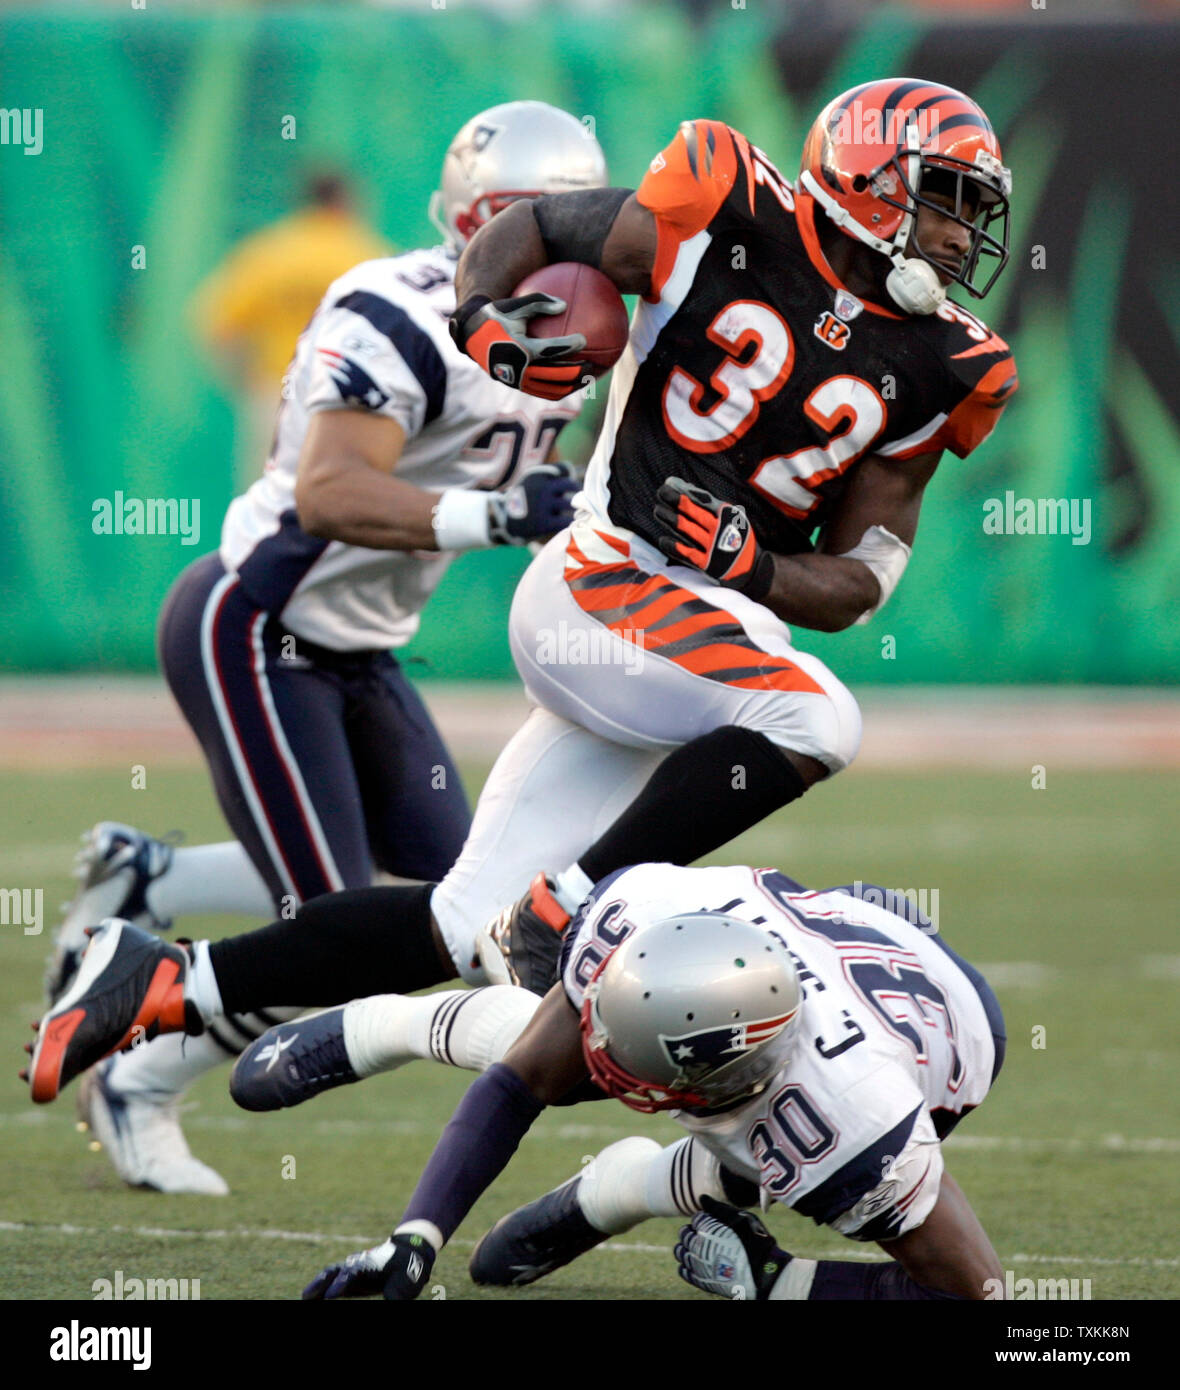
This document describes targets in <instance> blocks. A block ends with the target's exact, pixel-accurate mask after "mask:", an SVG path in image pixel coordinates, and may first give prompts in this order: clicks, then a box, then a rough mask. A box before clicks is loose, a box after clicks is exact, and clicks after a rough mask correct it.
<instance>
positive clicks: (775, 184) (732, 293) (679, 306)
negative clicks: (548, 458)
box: [586, 121, 1017, 554]
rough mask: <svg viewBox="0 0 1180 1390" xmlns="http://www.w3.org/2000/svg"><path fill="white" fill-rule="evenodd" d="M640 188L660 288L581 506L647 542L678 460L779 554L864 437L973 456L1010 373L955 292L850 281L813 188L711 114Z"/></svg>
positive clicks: (900, 447) (811, 526)
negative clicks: (903, 305) (926, 305)
mask: <svg viewBox="0 0 1180 1390" xmlns="http://www.w3.org/2000/svg"><path fill="white" fill-rule="evenodd" d="M637 196H638V199H639V201H640V203H642V204H643V206H644V207H646V208H648V209H649V210H650V211H651V212H652V213H653V215H654V217H655V221H656V227H657V232H658V243H657V252H656V261H655V267H654V271H653V274H652V291H651V294H650V295H649V296H648V298H647V299H646V300H645V301H643V302H641V303H640V305H639V307H638V308H637V310H636V313H635V316H634V319H633V322H632V326H631V336H630V341H629V344H628V347H627V350H626V352H625V353H624V355H623V357H622V359H621V360H620V361H619V363H618V365H617V366H616V367H615V369H614V378H613V382H612V385H611V394H610V399H609V403H608V406H607V414H606V420H605V424H604V429H603V432H602V435H601V436H600V439H599V443H598V448H597V450H596V452H595V455H594V458H593V460H592V462H591V466H590V469H589V473H588V476H587V484H586V505H587V506H588V507H589V509H590V512H591V513H592V515H591V517H590V518H588V519H589V520H590V521H591V522H592V523H593V524H599V525H601V524H602V523H608V522H609V523H611V524H613V526H615V527H617V528H619V529H620V530H621V531H623V532H632V533H635V534H638V535H640V536H642V537H643V538H644V539H645V540H648V541H649V542H652V543H653V544H654V539H655V531H654V526H653V520H652V508H653V506H654V504H655V494H656V491H657V489H658V488H659V487H660V486H661V484H662V483H663V482H664V480H665V479H666V478H668V477H670V476H678V477H681V478H685V479H687V480H688V481H689V482H691V483H694V484H696V485H697V486H700V487H703V488H705V489H707V490H708V491H709V492H712V493H714V494H715V495H716V496H718V497H721V498H724V499H725V500H727V501H731V502H738V503H740V504H741V505H742V506H744V507H745V508H746V510H747V512H748V513H749V516H750V520H751V522H752V523H753V525H754V530H755V532H756V534H757V536H758V539H759V541H760V542H761V543H762V544H763V545H764V546H766V547H768V548H769V549H770V550H772V551H775V552H777V553H779V554H793V553H797V552H799V551H801V550H807V549H810V548H811V540H810V538H811V535H812V533H813V532H814V531H815V529H816V528H817V527H819V526H822V525H823V523H824V521H825V520H826V518H827V516H828V515H829V514H830V512H831V509H832V507H833V505H834V504H835V502H836V501H837V499H838V498H839V496H840V494H841V492H842V491H843V489H844V488H845V486H846V485H847V482H848V479H849V476H850V474H851V472H852V470H853V469H854V468H855V467H856V463H857V461H858V460H859V459H861V458H862V457H864V455H865V454H867V453H870V452H871V453H874V454H881V455H884V456H885V457H886V458H894V459H906V458H912V457H914V456H915V455H918V454H923V453H928V452H932V451H937V450H939V449H949V450H950V451H951V452H952V453H955V454H957V455H958V456H959V457H960V458H963V457H965V456H966V455H967V454H969V453H970V452H971V450H972V449H974V448H975V447H976V446H977V445H978V444H979V443H981V442H982V440H984V439H985V438H986V437H987V436H988V434H989V433H990V432H991V430H992V428H993V426H994V425H995V423H996V420H997V419H998V418H999V415H1000V413H1001V411H1002V409H1003V407H1004V404H1005V402H1006V401H1007V400H1008V399H1009V398H1010V397H1011V395H1012V393H1013V392H1014V391H1015V389H1016V385H1017V378H1016V369H1015V365H1014V363H1013V360H1012V355H1011V353H1010V351H1009V349H1008V345H1007V344H1006V343H1005V342H1004V341H1003V340H1002V339H1001V338H999V337H997V336H996V335H995V334H994V333H992V332H991V330H990V329H988V327H987V326H986V325H985V324H984V323H982V322H981V321H980V320H979V319H978V318H976V317H975V315H973V314H970V313H968V312H967V311H966V310H965V309H962V308H960V307H959V306H958V305H956V304H953V303H951V302H949V301H947V302H945V303H944V304H943V305H942V307H941V308H940V309H939V311H938V312H937V313H935V314H931V315H925V316H918V315H907V314H903V313H902V312H901V311H900V310H899V309H898V308H897V307H896V306H895V305H892V304H891V302H889V301H887V302H886V303H882V304H875V303H871V302H869V301H867V300H863V299H858V298H857V297H856V296H854V295H853V294H851V293H849V291H848V290H847V289H845V288H844V286H843V285H842V284H841V282H840V280H839V279H838V278H837V276H836V274H835V272H834V271H833V270H832V268H831V267H830V265H829V264H828V262H827V260H826V259H825V257H824V254H823V251H822V249H821V246H820V242H819V238H818V236H817V230H816V228H817V218H823V217H824V216H825V214H824V212H823V211H822V209H820V208H818V207H817V205H816V203H815V201H814V200H813V199H812V198H811V196H810V195H809V194H807V193H806V192H804V191H803V190H801V189H794V188H792V187H791V186H790V185H789V184H788V183H787V182H786V181H785V180H784V179H783V178H782V176H781V175H780V174H779V173H778V172H777V170H776V169H775V168H774V166H773V165H772V164H771V163H770V161H769V160H768V159H767V158H766V156H765V155H764V154H763V153H762V152H761V151H760V150H759V149H757V148H756V147H755V146H753V145H751V144H750V143H749V142H748V141H747V140H746V139H745V138H744V137H743V136H741V135H739V134H738V133H737V132H736V131H735V130H732V129H731V128H730V127H728V126H726V125H723V124H722V123H721V122H719V121H686V122H685V123H684V124H683V125H682V126H681V127H680V131H679V133H678V134H677V136H676V138H675V140H673V142H672V143H671V144H670V145H669V146H668V148H667V149H666V150H664V151H663V152H662V153H661V154H659V155H657V156H656V158H655V159H654V160H653V161H652V163H651V166H650V169H649V171H648V173H647V175H646V176H645V177H644V179H643V182H642V183H641V184H640V186H639V189H638V193H637Z"/></svg>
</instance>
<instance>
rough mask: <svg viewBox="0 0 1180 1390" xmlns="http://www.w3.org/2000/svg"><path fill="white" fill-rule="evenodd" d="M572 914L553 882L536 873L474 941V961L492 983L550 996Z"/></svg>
mask: <svg viewBox="0 0 1180 1390" xmlns="http://www.w3.org/2000/svg"><path fill="white" fill-rule="evenodd" d="M569 924H570V915H569V913H568V912H567V911H566V910H565V908H564V907H562V905H561V904H560V903H559V902H558V901H557V898H556V896H555V895H554V892H553V884H552V883H551V882H550V880H549V879H548V878H546V877H545V875H544V874H538V875H537V876H536V878H535V879H533V881H532V883H531V884H530V885H529V891H528V892H527V893H526V894H525V895H524V897H523V898H521V899H520V901H519V902H516V903H513V905H512V906H511V907H506V908H505V909H504V911H503V912H501V913H500V915H499V916H498V917H494V918H493V919H492V920H491V921H490V922H489V923H488V925H487V926H486V927H484V929H483V930H482V931H481V932H480V934H479V936H478V937H476V957H477V962H478V964H480V965H482V966H483V969H484V974H485V975H487V977H488V979H489V980H490V981H491V982H492V984H499V985H519V986H520V987H521V988H522V989H527V990H531V991H532V993H533V994H542V995H543V994H547V993H548V992H549V990H550V988H551V987H552V986H553V984H554V983H555V982H556V980H557V972H558V966H559V964H560V962H561V942H562V937H563V936H564V934H565V929H566V927H568V926H569Z"/></svg>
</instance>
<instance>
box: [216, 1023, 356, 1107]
mask: <svg viewBox="0 0 1180 1390" xmlns="http://www.w3.org/2000/svg"><path fill="white" fill-rule="evenodd" d="M345 1007H346V1006H345V1005H343V1004H341V1005H340V1006H339V1007H338V1008H335V1009H325V1010H324V1011H323V1012H322V1013H317V1014H307V1015H305V1016H304V1017H303V1018H296V1019H293V1020H292V1021H291V1022H290V1023H280V1024H278V1025H277V1026H276V1027H274V1028H268V1029H267V1031H266V1032H265V1033H263V1035H262V1037H260V1038H259V1039H258V1040H257V1042H253V1043H251V1044H250V1046H249V1047H248V1048H247V1049H246V1050H245V1052H243V1053H242V1055H241V1056H240V1057H239V1058H238V1060H237V1061H236V1062H235V1063H234V1069H233V1074H232V1075H231V1076H230V1079H229V1093H230V1095H231V1096H233V1098H234V1100H235V1101H236V1102H237V1103H238V1104H239V1105H240V1106H241V1107H242V1109H243V1110H282V1109H283V1108H284V1107H286V1106H291V1105H302V1104H303V1102H304V1101H305V1100H311V1098H312V1096H318V1095H319V1094H320V1092H321V1091H330V1090H331V1089H332V1088H333V1087H334V1086H347V1085H349V1084H350V1083H352V1082H353V1081H359V1080H360V1077H359V1076H357V1074H356V1072H355V1071H353V1069H352V1063H351V1062H350V1061H349V1060H348V1052H347V1050H346V1049H345V1046H344V1010H345Z"/></svg>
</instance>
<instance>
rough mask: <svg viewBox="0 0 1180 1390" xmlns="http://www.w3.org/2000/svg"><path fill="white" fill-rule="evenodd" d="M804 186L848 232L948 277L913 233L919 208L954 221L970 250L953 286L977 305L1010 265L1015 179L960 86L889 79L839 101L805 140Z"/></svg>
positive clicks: (863, 86)
mask: <svg viewBox="0 0 1180 1390" xmlns="http://www.w3.org/2000/svg"><path fill="white" fill-rule="evenodd" d="M800 182H801V184H802V186H803V188H804V189H805V190H806V191H807V193H809V194H811V196H812V197H814V198H815V199H816V200H817V202H819V203H820V204H821V206H823V207H824V210H825V211H826V212H827V214H828V216H829V217H830V218H831V219H832V221H833V222H835V223H836V225H837V226H839V227H840V228H841V230H842V231H843V232H845V234H847V235H849V236H852V237H854V238H856V239H857V240H859V241H862V242H865V243H866V244H868V245H870V246H872V247H873V248H874V249H875V250H878V251H882V252H884V253H885V254H891V253H893V254H896V253H897V252H904V254H905V255H907V256H916V257H918V258H920V259H921V260H924V261H926V262H927V263H929V264H931V265H934V266H937V268H938V269H940V270H944V271H945V270H946V269H947V267H946V266H945V265H943V264H941V263H939V262H936V261H933V260H932V259H931V258H930V257H929V256H927V255H926V254H925V253H924V252H923V250H922V248H921V247H920V246H918V245H917V243H916V240H915V239H913V238H912V237H911V236H910V232H911V229H912V226H913V221H914V218H915V217H916V215H917V212H918V208H919V207H921V206H926V207H933V208H934V209H935V210H936V211H938V212H939V213H941V214H942V215H944V216H951V217H953V219H954V220H955V221H956V222H958V223H959V224H960V225H961V226H963V227H964V228H966V229H967V231H968V232H969V233H970V237H971V242H970V249H969V251H968V252H967V255H966V256H965V257H964V260H963V263H962V265H961V266H960V267H959V268H958V271H957V273H954V274H953V276H952V278H953V279H954V280H955V281H956V282H957V283H958V284H960V285H962V286H963V288H964V289H966V290H967V291H968V292H969V293H970V294H972V295H974V296H975V297H976V298H977V299H982V298H983V296H984V295H985V294H987V292H988V290H990V289H991V287H992V285H994V284H995V282H996V278H997V276H998V275H999V274H1000V272H1001V271H1002V270H1003V268H1004V266H1005V264H1006V263H1007V260H1008V195H1009V193H1010V192H1011V187H1012V180H1011V175H1010V173H1009V171H1008V170H1007V169H1006V168H1005V167H1004V164H1003V158H1002V154H1001V150H1000V143H999V141H998V140H997V138H996V133H995V131H994V130H993V129H992V124H991V122H990V121H989V120H988V118H987V116H986V114H985V113H984V112H983V110H982V109H981V108H980V107H979V106H978V105H976V103H975V102H973V101H972V100H971V98H970V97H968V96H965V95H964V94H963V93H962V92H959V91H956V90H955V89H954V88H953V87H946V86H944V85H943V84H941V83H938V82H928V81H926V80H924V79H922V78H913V77H887V78H882V79H880V80H878V81H875V82H865V83H862V84H861V85H860V86H857V87H852V88H850V89H849V90H848V91H846V92H843V93H841V94H840V96H838V97H836V98H835V99H834V100H833V101H831V102H829V103H828V105H827V106H825V107H824V109H823V110H822V111H821V112H820V114H819V116H818V117H817V118H816V120H815V123H814V124H813V125H812V127H811V130H810V132H809V133H808V136H807V139H806V141H805V142H804V146H803V159H802V164H801V168H800ZM934 192H937V193H939V194H942V195H944V196H945V197H949V198H953V199H954V207H953V209H950V210H948V209H947V208H946V207H945V206H944V205H939V204H934V203H931V202H929V201H928V199H927V197H926V196H925V195H927V194H930V193H934ZM899 243H900V244H899ZM907 243H908V244H907Z"/></svg>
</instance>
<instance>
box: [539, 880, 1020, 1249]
mask: <svg viewBox="0 0 1180 1390" xmlns="http://www.w3.org/2000/svg"><path fill="white" fill-rule="evenodd" d="M878 898H879V901H872V900H871V899H878ZM891 900H894V905H895V906H896V907H897V908H898V909H899V911H904V912H905V913H906V914H907V915H908V917H909V919H910V920H906V918H905V917H902V916H899V915H897V913H896V912H893V911H887V910H886V908H885V907H883V906H881V905H879V902H880V901H884V902H889V901H891ZM620 903H622V909H621V911H620V908H619V904H620ZM702 910H705V911H724V912H726V913H727V914H729V915H731V916H734V917H738V918H741V919H742V920H743V921H748V922H753V923H754V924H756V925H758V926H760V927H762V928H763V929H764V930H765V931H767V932H769V933H771V934H772V935H774V936H776V937H777V938H778V939H779V940H780V941H782V942H783V943H784V944H785V945H786V946H787V948H788V950H789V951H790V952H791V954H792V956H793V957H794V960H795V965H796V969H797V971H798V976H799V984H800V989H801V993H802V996H803V1000H802V1006H801V1010H800V1023H799V1031H798V1033H797V1035H796V1037H795V1039H794V1042H793V1044H792V1047H791V1050H790V1053H789V1054H788V1056H787V1057H786V1059H785V1061H784V1063H783V1065H782V1067H781V1068H780V1069H779V1071H778V1073H777V1074H776V1075H775V1076H774V1078H773V1079H772V1080H771V1081H770V1083H769V1084H768V1085H767V1087H766V1088H765V1090H763V1091H762V1092H761V1093H760V1094H759V1095H757V1096H755V1097H754V1098H753V1099H752V1100H749V1101H746V1102H744V1103H743V1104H741V1105H738V1106H737V1107H735V1108H733V1109H729V1110H724V1111H721V1112H719V1113H717V1114H714V1115H708V1114H694V1113H691V1112H689V1111H676V1112H674V1116H675V1118H676V1120H677V1121H678V1122H679V1123H680V1124H682V1125H683V1126H684V1127H685V1128H686V1129H688V1130H689V1131H690V1132H691V1133H692V1134H693V1136H694V1137H695V1138H696V1139H698V1140H699V1141H700V1142H701V1143H702V1144H704V1145H705V1146H706V1148H708V1149H709V1150H710V1151H711V1152H713V1153H714V1154H715V1155H716V1156H717V1158H718V1159H719V1160H720V1162H721V1163H722V1164H723V1165H724V1166H725V1167H726V1168H728V1169H730V1170H731V1171H732V1172H735V1173H739V1174H741V1175H742V1176H743V1177H746V1178H748V1179H750V1180H751V1181H753V1182H755V1183H757V1184H758V1185H759V1187H760V1189H761V1191H762V1194H763V1201H764V1203H765V1204H766V1205H769V1203H770V1202H772V1201H777V1202H783V1203H784V1204H785V1205H787V1206H789V1207H792V1208H794V1210H796V1211H798V1212H800V1213H801V1214H802V1215H804V1216H810V1217H812V1218H813V1219H814V1220H815V1221H816V1222H817V1223H821V1224H825V1225H830V1226H832V1227H833V1228H834V1229H836V1230H838V1231H840V1232H842V1233H843V1234H844V1235H847V1236H851V1237H853V1238H854V1239H857V1240H890V1239H893V1238H894V1237H896V1236H899V1235H903V1234H904V1233H905V1232H906V1231H909V1230H912V1229H914V1228H915V1227H916V1226H919V1225H921V1223H922V1222H923V1221H924V1220H925V1218H926V1217H927V1216H928V1215H929V1213H930V1211H931V1209H932V1207H933V1206H934V1203H935V1201H936V1200H937V1198H938V1189H939V1183H940V1181H941V1177H942V1170H943V1165H942V1153H941V1148H940V1144H939V1141H940V1139H941V1138H942V1136H943V1135H944V1134H946V1133H947V1132H948V1131H949V1130H950V1129H951V1128H952V1127H953V1126H954V1125H955V1124H956V1123H957V1122H958V1120H959V1119H960V1118H961V1117H962V1116H963V1115H964V1114H965V1113H966V1112H967V1111H969V1110H971V1109H973V1108H974V1107H975V1106H976V1105H978V1104H979V1102H980V1101H981V1100H983V1098H984V1096H985V1095H986V1094H987V1092H988V1089H989V1088H990V1086H991V1083H992V1080H993V1077H994V1074H995V1072H996V1071H997V1070H998V1059H997V1047H998V1046H999V1045H1002V1044H998V1043H997V1038H1000V1039H1002V1037H1003V1019H1002V1017H1001V1016H1000V1012H999V1006H998V1004H997V1003H996V1000H995V996H994V995H993V994H992V992H991V990H990V988H989V987H988V986H987V983H986V981H984V980H983V978H982V976H980V975H979V974H978V972H976V971H975V970H974V969H973V968H972V967H971V966H970V965H968V964H967V963H966V962H965V961H961V960H960V959H959V958H958V957H956V956H954V955H953V954H952V953H951V952H950V951H948V950H947V948H946V947H945V946H944V945H943V944H942V943H941V941H940V940H939V938H938V937H937V935H934V934H932V933H931V932H930V930H929V928H928V924H927V928H928V929H927V930H922V929H921V927H920V926H919V925H916V923H919V922H922V921H923V919H922V918H920V916H919V914H917V913H916V912H915V911H914V909H913V908H912V906H911V905H910V904H909V903H908V902H907V901H906V900H905V899H904V898H898V897H897V896H896V895H890V896H888V897H886V896H884V890H879V889H878V890H874V891H871V892H869V891H867V890H865V889H864V888H863V886H862V890H861V893H860V895H854V890H853V888H851V887H850V888H847V889H827V890H825V891H824V892H818V893H816V892H810V891H808V890H807V889H805V888H803V887H802V886H801V885H799V884H798V883H795V882H794V881H793V880H792V879H789V878H787V877H786V876H785V875H783V874H781V873H779V872H777V871H776V870H774V869H749V868H707V869H680V868H676V867H673V866H672V865H669V864H642V865H638V866H637V867H635V868H632V869H627V870H624V871H623V872H622V873H621V874H617V875H614V876H612V877H610V878H608V879H604V880H603V882H602V883H600V884H599V885H597V886H596V888H595V889H594V892H593V893H592V894H591V896H590V898H589V899H588V900H587V902H586V903H584V904H583V906H582V909H581V910H580V912H579V914H578V916H577V918H575V921H574V923H573V925H572V927H571V929H570V931H571V935H570V937H569V938H568V939H567V943H566V947H565V950H564V952H563V959H562V983H563V986H564V988H565V992H566V994H567V996H568V997H569V1000H570V1002H571V1004H573V1006H574V1007H575V1008H577V1009H580V1008H581V1005H582V1000H583V997H584V992H585V988H586V985H587V983H588V982H589V980H590V979H591V977H592V976H593V974H594V972H595V970H596V969H597V968H598V966H599V965H600V964H601V963H602V961H603V960H604V959H605V958H606V956H607V955H609V953H610V952H611V951H612V950H613V949H614V947H615V946H617V945H619V944H620V942H621V941H622V940H624V939H625V938H626V937H627V936H629V935H631V934H633V933H641V932H642V931H644V930H645V929H646V928H647V927H649V926H651V925H652V924H653V923H655V922H659V921H662V920H663V919H665V918H667V917H672V916H675V915H676V914H677V913H681V912H699V911H702Z"/></svg>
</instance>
